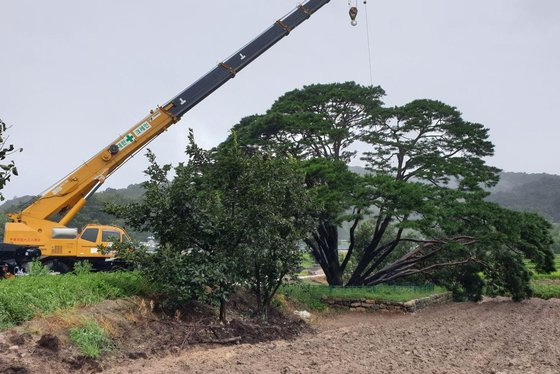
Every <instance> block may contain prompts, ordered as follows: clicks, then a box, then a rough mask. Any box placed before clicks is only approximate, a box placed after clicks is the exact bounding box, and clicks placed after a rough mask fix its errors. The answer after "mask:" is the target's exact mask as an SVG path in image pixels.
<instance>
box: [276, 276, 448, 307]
mask: <svg viewBox="0 0 560 374" xmlns="http://www.w3.org/2000/svg"><path fill="white" fill-rule="evenodd" d="M278 292H279V293H280V294H282V295H284V296H285V297H286V298H287V299H290V300H293V301H296V302H298V303H301V304H304V305H306V306H307V307H308V308H309V309H311V310H315V311H322V310H324V309H326V307H327V305H326V304H325V303H323V301H322V299H323V298H339V299H374V300H379V301H401V302H404V301H409V300H413V299H419V298H422V297H426V296H430V295H434V294H438V293H442V292H445V289H444V288H442V287H435V286H390V285H378V286H373V287H359V288H358V287H356V288H340V287H329V286H326V285H315V284H304V283H294V284H285V285H283V286H282V287H281V288H280V290H279V291H278Z"/></svg>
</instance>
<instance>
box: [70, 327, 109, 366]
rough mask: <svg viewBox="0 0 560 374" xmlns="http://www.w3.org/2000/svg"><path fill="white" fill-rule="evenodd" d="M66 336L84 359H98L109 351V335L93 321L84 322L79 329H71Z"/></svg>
mask: <svg viewBox="0 0 560 374" xmlns="http://www.w3.org/2000/svg"><path fill="white" fill-rule="evenodd" d="M68 336H69V337H70V341H71V342H72V343H73V344H74V345H76V347H78V349H79V350H80V352H81V353H82V354H83V355H84V356H86V357H91V358H99V356H101V354H103V353H105V352H108V351H110V350H111V339H110V338H109V335H108V334H107V332H105V330H103V329H102V328H101V327H100V326H99V325H98V324H97V323H96V322H95V321H86V322H84V324H83V325H82V326H80V327H74V328H71V329H70V330H68Z"/></svg>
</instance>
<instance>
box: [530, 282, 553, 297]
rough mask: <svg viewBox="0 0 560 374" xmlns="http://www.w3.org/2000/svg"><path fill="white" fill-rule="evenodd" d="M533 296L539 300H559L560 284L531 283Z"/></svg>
mask: <svg viewBox="0 0 560 374" xmlns="http://www.w3.org/2000/svg"><path fill="white" fill-rule="evenodd" d="M531 287H532V288H533V296H534V297H538V298H540V299H546V300H548V299H552V298H557V299H558V298H560V284H540V283H537V282H533V283H532V284H531Z"/></svg>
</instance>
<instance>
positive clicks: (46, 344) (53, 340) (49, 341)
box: [37, 334, 61, 352]
mask: <svg viewBox="0 0 560 374" xmlns="http://www.w3.org/2000/svg"><path fill="white" fill-rule="evenodd" d="M37 345H38V346H39V347H41V348H45V349H48V350H49V351H53V352H58V351H60V345H61V343H60V339H59V338H58V336H55V335H52V334H45V335H43V336H41V338H40V339H39V341H38V342H37Z"/></svg>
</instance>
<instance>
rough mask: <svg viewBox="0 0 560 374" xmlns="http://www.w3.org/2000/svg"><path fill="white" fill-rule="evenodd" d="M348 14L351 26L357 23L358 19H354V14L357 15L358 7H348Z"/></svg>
mask: <svg viewBox="0 0 560 374" xmlns="http://www.w3.org/2000/svg"><path fill="white" fill-rule="evenodd" d="M348 13H349V14H350V19H351V21H350V23H351V24H352V26H356V25H357V24H358V21H356V16H357V15H358V8H357V7H355V6H353V7H351V8H350V11H349V12H348Z"/></svg>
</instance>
